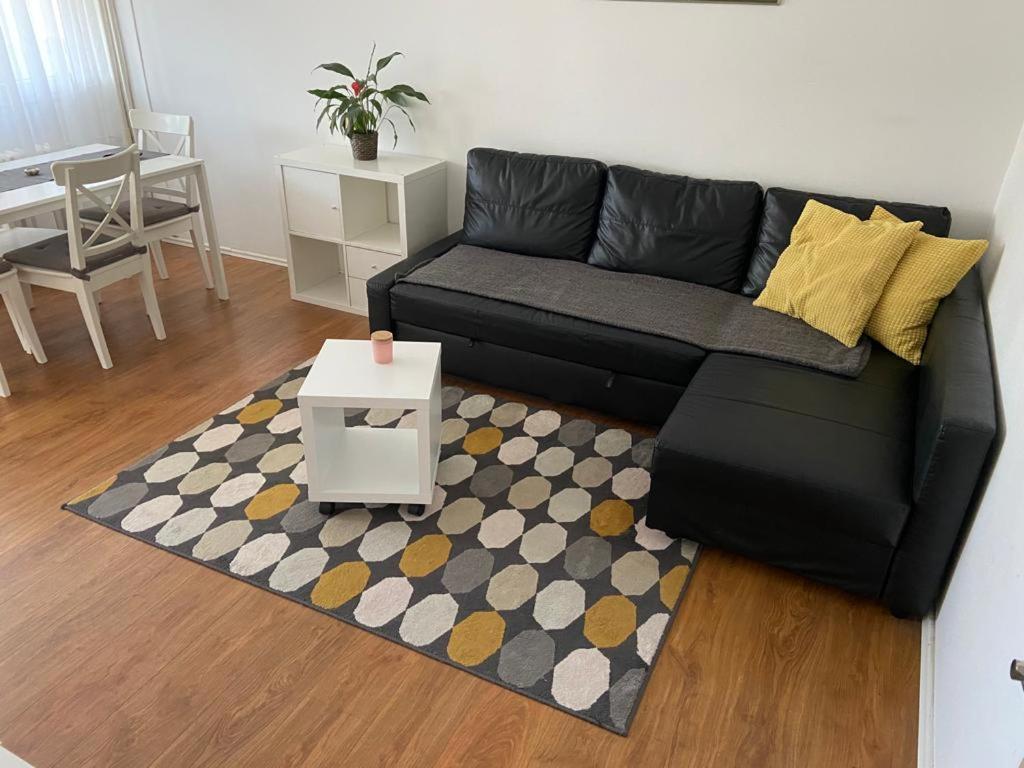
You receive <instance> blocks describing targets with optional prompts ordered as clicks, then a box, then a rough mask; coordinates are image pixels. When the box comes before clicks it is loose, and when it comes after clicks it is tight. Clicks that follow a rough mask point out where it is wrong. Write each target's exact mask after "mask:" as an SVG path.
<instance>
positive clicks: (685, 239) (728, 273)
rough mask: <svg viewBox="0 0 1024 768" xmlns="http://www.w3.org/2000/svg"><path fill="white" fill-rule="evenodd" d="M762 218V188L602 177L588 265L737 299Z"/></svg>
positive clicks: (632, 175) (638, 175)
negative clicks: (602, 190)
mask: <svg viewBox="0 0 1024 768" xmlns="http://www.w3.org/2000/svg"><path fill="white" fill-rule="evenodd" d="M760 213H761V187H760V186H759V185H757V184H755V183H754V182H748V181H711V180H708V179H691V178H689V177H688V176H670V175H668V174H664V173H654V172H653V171H641V170H639V169H637V168H630V167H628V166H625V165H615V166H612V168H611V170H610V171H609V173H608V186H607V188H606V190H605V195H604V203H603V205H602V207H601V216H600V218H599V219H598V224H597V239H596V240H595V242H594V247H593V248H592V249H591V250H590V257H589V258H588V259H587V261H588V262H589V263H590V264H593V265H595V266H598V267H604V268H605V269H615V270H619V271H621V272H642V273H644V274H647V275H658V276H660V277H671V278H675V279H676V280H686V281H687V282H691V283H700V284H701V285H709V286H712V287H714V288H721V289H723V290H726V291H738V290H739V289H740V286H741V285H742V283H743V276H744V275H745V274H746V271H747V262H748V260H749V258H750V248H751V245H752V244H753V240H754V233H755V231H756V228H757V220H758V216H759V215H760Z"/></svg>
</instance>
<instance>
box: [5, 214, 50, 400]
mask: <svg viewBox="0 0 1024 768" xmlns="http://www.w3.org/2000/svg"><path fill="white" fill-rule="evenodd" d="M13 231H14V230H10V231H2V232H0V250H2V249H3V248H4V247H5V246H4V243H5V242H6V243H7V245H12V244H15V243H18V242H22V241H23V240H24V239H25V238H20V237H17V236H15V235H12V234H11V232H13ZM0 295H2V296H3V299H4V305H5V306H6V307H7V314H8V315H10V316H11V323H12V324H13V325H14V332H15V333H16V334H17V335H18V341H20V342H21V346H22V349H24V350H25V351H26V352H29V353H31V354H32V355H35V358H36V362H38V363H40V364H42V363H45V362H46V353H45V352H43V345H42V343H41V342H40V341H39V335H38V334H37V333H36V327H35V325H34V324H33V322H32V315H31V314H30V313H29V309H28V304H26V303H25V295H24V294H23V293H22V290H21V282H20V281H19V280H18V275H17V273H16V272H15V270H14V267H13V265H11V264H10V263H8V262H6V261H3V260H2V259H0ZM10 394H11V387H10V385H9V384H8V383H7V377H6V376H5V375H4V369H3V366H2V365H0V397H9V396H10Z"/></svg>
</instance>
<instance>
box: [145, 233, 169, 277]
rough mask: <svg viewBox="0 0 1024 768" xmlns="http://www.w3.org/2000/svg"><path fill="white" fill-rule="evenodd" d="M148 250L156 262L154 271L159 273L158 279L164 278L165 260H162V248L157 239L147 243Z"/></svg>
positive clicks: (165, 275)
mask: <svg viewBox="0 0 1024 768" xmlns="http://www.w3.org/2000/svg"><path fill="white" fill-rule="evenodd" d="M149 252H150V253H152V254H153V261H155V262H156V271H157V273H158V274H159V275H160V279H161V280H166V279H167V262H165V261H164V249H163V248H162V247H161V245H160V241H159V240H154V241H153V242H152V243H150V244H149Z"/></svg>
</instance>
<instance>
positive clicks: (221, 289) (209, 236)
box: [195, 165, 228, 299]
mask: <svg viewBox="0 0 1024 768" xmlns="http://www.w3.org/2000/svg"><path fill="white" fill-rule="evenodd" d="M195 173H196V188H197V190H198V192H199V210H200V212H201V213H202V214H203V224H204V225H205V227H206V240H207V242H208V243H209V246H210V266H211V267H212V268H213V283H214V286H215V287H216V288H217V297H218V298H221V299H227V298H228V281H227V278H226V277H225V276H224V260H223V258H222V257H221V253H220V237H218V235H217V224H216V222H215V221H214V220H213V205H212V204H211V203H210V186H209V184H207V181H206V166H205V165H200V166H199V167H197V168H196V172H195Z"/></svg>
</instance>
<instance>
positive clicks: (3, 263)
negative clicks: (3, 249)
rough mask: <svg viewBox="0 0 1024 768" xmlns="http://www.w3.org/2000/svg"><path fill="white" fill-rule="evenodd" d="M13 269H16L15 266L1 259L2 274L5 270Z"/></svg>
mask: <svg viewBox="0 0 1024 768" xmlns="http://www.w3.org/2000/svg"><path fill="white" fill-rule="evenodd" d="M12 269H14V267H13V266H12V265H11V264H9V263H8V262H6V261H4V260H3V259H0V275H2V274H4V273H5V272H10V271H11V270H12Z"/></svg>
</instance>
